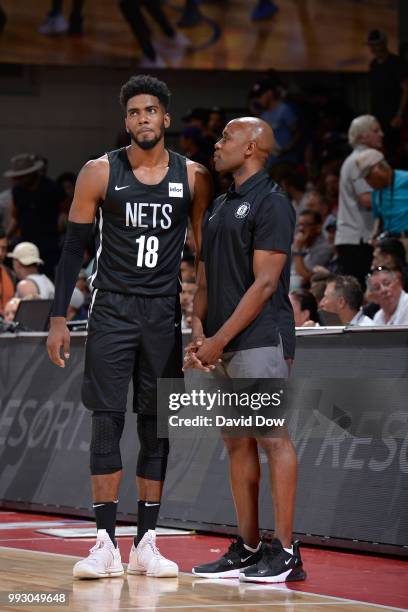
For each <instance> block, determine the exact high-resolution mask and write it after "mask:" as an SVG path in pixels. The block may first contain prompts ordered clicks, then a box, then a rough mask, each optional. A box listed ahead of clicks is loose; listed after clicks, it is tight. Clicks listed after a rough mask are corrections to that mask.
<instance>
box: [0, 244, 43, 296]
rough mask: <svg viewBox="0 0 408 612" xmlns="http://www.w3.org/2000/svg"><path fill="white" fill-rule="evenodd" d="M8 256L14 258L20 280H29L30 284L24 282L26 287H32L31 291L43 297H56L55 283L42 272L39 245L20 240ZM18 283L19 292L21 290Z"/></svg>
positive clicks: (15, 270)
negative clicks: (40, 269) (40, 270)
mask: <svg viewBox="0 0 408 612" xmlns="http://www.w3.org/2000/svg"><path fill="white" fill-rule="evenodd" d="M8 256H9V257H11V258H12V259H13V270H14V273H15V275H16V277H17V279H18V280H19V281H22V280H24V281H29V283H30V285H28V284H27V283H24V284H23V286H24V289H25V290H27V287H29V286H30V287H31V293H32V294H36V293H38V295H39V297H40V298H41V299H44V300H47V299H52V298H53V297H54V285H53V283H52V282H51V280H50V279H49V278H48V277H47V276H46V275H45V274H40V272H39V266H40V265H41V264H43V263H44V262H43V260H42V259H41V257H40V252H39V250H38V248H37V246H36V245H35V244H33V243H31V242H20V243H19V244H18V245H17V246H16V247H14V250H13V251H12V252H11V253H8ZM19 284H20V283H17V292H18V291H19Z"/></svg>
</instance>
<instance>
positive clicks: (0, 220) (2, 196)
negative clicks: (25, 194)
mask: <svg viewBox="0 0 408 612" xmlns="http://www.w3.org/2000/svg"><path fill="white" fill-rule="evenodd" d="M12 210H13V194H12V189H11V187H8V188H7V189H4V191H2V192H0V226H1V227H5V228H7V227H9V225H10V222H11V213H12Z"/></svg>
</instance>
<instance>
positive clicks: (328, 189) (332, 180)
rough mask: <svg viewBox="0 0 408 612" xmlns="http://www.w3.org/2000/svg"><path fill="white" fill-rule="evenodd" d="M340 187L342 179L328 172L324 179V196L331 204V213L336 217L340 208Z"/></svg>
mask: <svg viewBox="0 0 408 612" xmlns="http://www.w3.org/2000/svg"><path fill="white" fill-rule="evenodd" d="M339 185H340V177H339V175H338V174H336V173H335V172H328V173H327V174H326V176H325V177H324V179H323V192H324V196H325V198H326V200H327V201H328V203H329V207H330V212H331V213H332V215H334V216H336V215H337V209H338V207H339Z"/></svg>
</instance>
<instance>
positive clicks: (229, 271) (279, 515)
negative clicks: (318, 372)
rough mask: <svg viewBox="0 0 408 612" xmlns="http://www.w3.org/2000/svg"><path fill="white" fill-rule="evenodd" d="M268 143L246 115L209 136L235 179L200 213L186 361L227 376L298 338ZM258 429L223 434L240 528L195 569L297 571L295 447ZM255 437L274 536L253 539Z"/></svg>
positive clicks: (287, 213)
mask: <svg viewBox="0 0 408 612" xmlns="http://www.w3.org/2000/svg"><path fill="white" fill-rule="evenodd" d="M273 144H274V138H273V133H272V129H271V128H270V127H269V125H268V124H267V123H265V122H264V121H262V120H260V119H255V118H252V117H249V118H241V119H236V120H234V121H231V122H230V123H228V124H227V126H226V128H225V129H224V131H223V135H222V138H221V139H220V140H219V141H218V142H217V143H216V145H215V154H214V162H215V168H216V170H217V171H219V172H230V173H232V175H233V178H234V183H233V185H232V186H231V188H230V189H229V191H228V192H227V194H225V195H223V196H220V197H219V198H217V199H216V200H215V201H214V203H213V205H212V206H211V207H210V209H209V210H208V214H207V216H206V220H205V222H204V228H203V249H202V253H201V259H202V261H200V264H199V270H198V291H197V293H196V296H195V300H194V310H193V342H192V344H190V345H189V347H187V353H186V357H185V368H186V367H196V368H199V369H203V370H206V371H211V370H212V369H214V367H215V370H214V373H213V375H217V376H222V377H224V378H287V377H288V375H289V364H288V362H287V360H285V356H286V357H288V358H293V355H294V340H295V324H294V319H293V310H292V307H291V305H290V301H289V296H288V291H289V276H290V251H291V244H292V240H293V232H294V226H295V211H294V209H293V207H292V205H291V204H290V202H289V200H288V198H287V197H286V194H284V192H282V191H281V190H280V188H279V187H278V185H276V183H274V182H273V181H272V180H271V179H270V177H269V175H268V173H267V172H266V171H265V170H264V165H265V163H266V161H267V159H268V156H269V154H270V152H271V150H272V148H273ZM226 262H227V263H226ZM282 341H283V344H282ZM220 360H221V361H220ZM256 433H257V432H256ZM256 433H255V436H254V434H253V433H252V435H251V434H250V433H248V435H247V436H245V437H227V436H224V435H223V438H224V442H225V445H226V447H227V450H228V454H229V460H230V479H231V488H232V494H233V497H234V502H235V508H236V512H237V519H238V531H239V534H240V535H239V537H238V538H237V541H236V542H234V543H233V544H232V545H231V546H230V548H229V550H228V552H227V553H225V554H224V555H223V556H222V557H221V559H219V560H217V561H215V562H212V563H207V564H204V565H199V566H197V567H194V568H193V573H194V574H196V575H198V576H203V577H206V578H222V577H240V579H241V580H244V581H250V582H251V581H254V582H284V581H286V580H303V579H304V578H305V573H304V571H303V569H302V561H301V558H300V553H299V545H298V543H297V542H296V543H292V524H293V514H294V502H295V489H296V454H295V449H294V447H293V444H292V442H291V441H290V439H289V437H288V433H287V431H286V430H285V429H283V428H282V430H281V431H276V432H272V434H271V435H270V436H268V437H264V436H259V437H258V436H257V435H256ZM275 433H276V434H277V435H273V434H275ZM258 445H259V446H260V447H261V448H262V449H263V450H264V452H265V454H266V456H267V460H268V466H269V474H270V480H271V488H272V497H273V508H274V517H275V539H274V540H273V542H272V546H267V545H266V544H262V543H261V542H260V541H259V526H258V493H259V480H260V463H259V454H258Z"/></svg>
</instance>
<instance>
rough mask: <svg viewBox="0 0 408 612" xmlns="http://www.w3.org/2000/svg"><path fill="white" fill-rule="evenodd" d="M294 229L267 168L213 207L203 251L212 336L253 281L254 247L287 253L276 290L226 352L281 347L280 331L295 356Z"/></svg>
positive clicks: (208, 327)
mask: <svg viewBox="0 0 408 612" xmlns="http://www.w3.org/2000/svg"><path fill="white" fill-rule="evenodd" d="M294 227H295V211H294V209H293V206H292V205H291V203H290V202H289V200H288V198H287V196H286V194H285V193H284V192H283V191H282V190H281V189H280V188H279V187H278V185H277V184H276V183H274V182H273V181H272V179H271V178H270V177H269V175H268V173H267V172H266V171H265V170H261V171H260V172H257V173H256V174H254V175H253V176H251V177H250V178H249V179H248V180H247V181H245V183H243V184H242V185H241V187H240V188H239V189H238V190H237V191H235V189H234V186H232V187H231V188H230V189H229V191H228V192H227V193H226V194H225V195H222V196H220V197H218V198H217V199H216V200H215V201H214V202H213V204H212V205H211V206H210V207H209V209H208V212H207V214H206V218H205V221H204V225H203V248H202V253H201V259H202V260H203V261H204V262H205V270H206V277H207V287H208V314H207V320H206V325H205V332H206V335H207V336H213V335H214V334H215V333H216V332H217V331H218V330H219V329H220V327H221V326H222V325H223V323H224V322H225V321H226V320H227V319H228V318H229V317H230V316H231V315H232V313H233V312H234V310H235V308H236V307H237V305H238V303H239V301H240V300H241V298H242V296H243V295H244V293H245V292H246V291H247V289H248V288H249V287H250V286H251V285H252V283H253V282H254V275H253V265H252V261H253V252H254V250H255V249H259V250H265V251H281V252H283V253H286V254H287V255H288V257H287V260H286V264H285V267H284V269H283V271H282V273H281V276H280V279H279V284H278V288H277V290H276V292H275V293H274V294H273V295H272V297H271V299H270V300H269V301H268V302H267V304H266V305H265V307H264V308H263V310H262V312H261V313H260V314H259V315H258V316H257V318H256V319H255V320H254V321H252V323H250V325H248V327H246V328H245V329H244V330H243V331H242V332H241V333H240V334H239V335H238V336H236V337H235V338H234V339H233V340H232V341H231V342H230V343H229V344H228V346H226V347H225V349H224V350H225V352H227V351H237V350H243V349H250V348H258V347H262V346H276V345H277V344H278V343H279V333H280V334H281V336H282V340H283V345H284V351H285V357H293V356H294V352H295V322H294V319H293V310H292V306H291V304H290V301H289V297H288V292H289V279H290V253H291V245H292V241H293V233H294Z"/></svg>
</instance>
